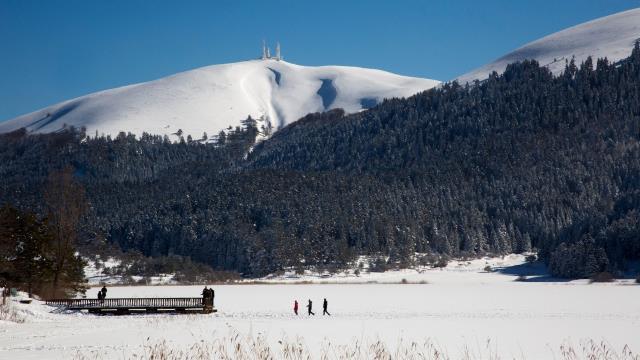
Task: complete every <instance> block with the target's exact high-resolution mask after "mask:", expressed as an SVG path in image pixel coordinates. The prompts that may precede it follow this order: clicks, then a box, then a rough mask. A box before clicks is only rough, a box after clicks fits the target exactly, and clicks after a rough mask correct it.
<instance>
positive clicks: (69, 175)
mask: <svg viewBox="0 0 640 360" xmlns="http://www.w3.org/2000/svg"><path fill="white" fill-rule="evenodd" d="M73 172H74V170H73V168H72V167H70V166H67V167H65V168H64V169H62V170H60V171H54V172H51V173H50V174H49V178H48V180H47V186H46V188H45V192H44V199H45V203H46V205H47V217H48V220H49V222H50V226H51V228H52V230H53V233H54V236H55V239H54V244H53V249H52V252H53V259H54V264H53V269H52V271H53V283H52V294H51V295H52V296H57V295H59V294H60V288H61V285H63V284H62V283H63V282H65V283H66V282H67V281H72V282H74V281H75V280H77V278H74V276H72V278H69V275H72V274H74V273H77V266H78V259H77V257H76V254H75V245H76V243H77V241H78V234H79V227H80V222H81V220H82V216H83V215H84V213H85V212H86V210H87V201H86V197H85V191H84V188H83V187H82V185H81V184H80V183H78V182H77V181H76V180H75V179H74V178H73ZM75 275H77V274H75ZM65 285H67V284H65ZM65 288H66V286H65Z"/></svg>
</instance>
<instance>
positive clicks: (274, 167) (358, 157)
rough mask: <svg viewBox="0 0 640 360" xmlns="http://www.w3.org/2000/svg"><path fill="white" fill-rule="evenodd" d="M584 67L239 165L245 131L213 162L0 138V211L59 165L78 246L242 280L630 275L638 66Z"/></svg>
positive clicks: (37, 187)
mask: <svg viewBox="0 0 640 360" xmlns="http://www.w3.org/2000/svg"><path fill="white" fill-rule="evenodd" d="M594 67H595V66H594V64H593V63H592V61H591V60H590V59H589V60H588V61H587V62H585V63H584V64H580V65H578V66H576V65H575V64H573V63H569V64H567V68H566V70H565V73H564V74H563V75H561V76H559V77H554V76H552V75H551V73H550V72H549V71H548V70H547V69H545V68H543V67H540V66H539V65H538V64H537V63H535V62H523V63H517V64H513V65H510V66H509V67H508V69H507V70H506V72H505V73H504V74H503V75H500V76H498V75H496V74H494V75H493V76H491V77H490V78H489V79H488V80H487V81H485V82H483V83H476V84H475V85H473V86H467V87H461V86H459V85H458V84H456V83H452V84H447V85H444V86H443V87H442V88H440V89H433V90H429V91H426V92H424V93H421V94H418V95H416V96H413V97H411V98H408V99H401V100H398V99H394V100H388V101H385V102H383V103H382V104H380V105H378V106H376V107H375V108H373V109H371V110H369V111H365V112H361V113H358V114H354V115H349V116H345V115H344V113H343V112H341V111H339V110H334V111H331V112H328V113H324V114H312V115H308V116H307V117H305V118H303V119H301V120H299V121H297V122H295V123H293V124H292V125H290V126H288V127H285V128H284V129H282V130H280V131H278V132H277V133H276V134H275V135H274V136H273V137H272V138H271V139H269V140H266V141H264V142H261V143H260V144H258V145H257V146H255V147H254V148H253V149H252V150H251V151H250V153H249V155H248V156H246V153H247V151H249V149H251V146H252V144H253V141H254V140H255V138H256V135H257V132H258V130H257V128H256V126H255V122H254V121H252V120H251V119H248V121H245V122H244V128H243V129H236V130H234V131H228V132H227V133H224V134H221V136H218V138H217V141H216V142H215V143H213V144H203V143H200V142H194V141H182V142H179V143H171V142H170V141H168V139H166V138H161V137H153V136H143V137H142V138H141V139H135V138H134V137H133V136H127V135H124V134H122V135H121V136H119V137H117V138H115V139H110V138H93V137H91V138H89V137H86V136H85V134H84V133H83V132H82V131H67V132H62V133H58V134H50V135H33V136H30V135H26V134H25V133H24V132H15V133H11V134H5V135H2V136H1V138H0V202H1V203H10V204H12V205H14V206H16V207H18V208H20V209H23V210H24V209H31V210H33V211H35V212H37V213H40V214H42V213H43V212H42V200H41V199H42V194H41V192H42V191H41V189H42V184H44V182H45V180H46V178H47V175H48V174H49V173H50V172H52V171H54V170H58V169H61V168H63V167H65V166H67V165H71V166H72V167H73V168H74V169H75V175H76V178H77V180H78V181H80V182H81V183H82V184H83V186H84V187H85V189H86V194H87V198H88V199H89V202H90V206H89V211H88V212H87V215H86V218H85V220H84V223H83V238H84V239H85V241H86V243H87V244H89V243H92V242H97V241H99V239H105V241H107V242H109V243H112V244H117V245H118V246H119V247H121V248H122V249H123V250H129V249H137V250H140V251H142V252H143V253H144V254H146V255H152V256H159V255H169V254H176V255H185V256H191V257H192V258H193V260H196V261H199V262H202V263H205V264H208V265H210V266H211V267H213V268H215V269H224V270H235V271H238V272H241V273H243V274H245V275H248V276H255V275H262V274H265V273H268V272H271V271H276V270H278V269H281V268H283V267H286V266H302V265H309V264H316V265H319V266H322V267H329V268H338V267H342V266H345V264H346V263H347V262H348V261H349V260H351V259H353V258H354V256H355V255H357V254H372V255H375V254H378V255H388V256H389V262H390V263H391V265H394V266H395V265H397V266H407V265H410V263H411V262H412V261H413V260H414V256H413V255H414V253H415V252H422V253H435V254H442V255H447V256H477V255H482V254H485V253H489V252H490V253H507V252H523V251H529V250H532V249H537V250H538V251H539V254H540V256H541V257H542V258H543V259H544V260H545V261H547V263H548V264H549V266H550V269H551V271H552V273H553V274H555V275H558V276H564V277H587V276H591V275H592V274H594V273H597V272H600V271H604V270H608V271H613V272H615V271H619V270H623V269H624V268H625V266H626V263H627V262H628V261H629V260H634V259H640V213H639V211H640V148H639V145H640V49H639V48H638V46H637V45H636V47H635V49H634V51H633V54H632V55H631V57H630V58H629V59H626V60H624V61H621V62H619V63H617V64H609V63H608V62H607V61H606V60H598V61H597V69H595V70H594ZM212 116H213V115H212Z"/></svg>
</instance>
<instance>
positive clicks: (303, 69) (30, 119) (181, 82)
mask: <svg viewBox="0 0 640 360" xmlns="http://www.w3.org/2000/svg"><path fill="white" fill-rule="evenodd" d="M276 74H279V81H278V82H277V81H276ZM326 81H330V82H331V84H332V86H333V89H335V92H336V93H335V98H334V99H333V100H332V101H331V104H330V106H329V107H328V108H325V104H324V102H323V97H322V96H321V95H320V94H318V90H319V89H320V88H321V86H322V84H323V83H325V82H326ZM437 84H439V82H438V81H435V80H429V79H421V78H412V77H406V76H400V75H396V74H392V73H389V72H386V71H381V70H374V69H366V68H359V67H347V66H320V67H308V66H300V65H295V64H292V63H288V62H285V61H275V60H251V61H243V62H237V63H230V64H222V65H213V66H207V67H203V68H199V69H195V70H190V71H186V72H182V73H179V74H176V75H173V76H169V77H166V78H162V79H159V80H155V81H150V82H146V83H140V84H134V85H129V86H124V87H120V88H115V89H111V90H105V91H100V92H97V93H93V94H89V95H86V96H82V97H79V98H76V99H73V100H69V101H65V102H62V103H59V104H56V105H53V106H49V107H47V108H44V109H42V110H38V111H35V112H33V113H30V114H26V115H23V116H20V117H17V118H15V119H12V120H8V121H5V122H0V133H1V132H9V131H13V130H16V129H19V128H22V127H25V128H27V130H29V131H31V132H34V133H46V132H52V131H56V130H58V129H61V128H62V127H63V125H64V124H66V125H68V126H75V127H76V128H80V127H83V126H84V127H86V129H87V134H88V135H90V136H94V135H95V133H96V132H97V133H98V134H104V135H111V136H115V135H117V134H118V133H119V132H120V131H124V132H131V133H133V134H136V135H138V136H140V135H141V134H142V133H143V132H147V133H150V134H159V135H165V134H166V135H171V134H174V133H177V132H178V131H179V130H182V134H183V136H184V137H185V138H186V137H187V135H191V136H192V137H193V138H194V140H197V139H200V138H201V137H202V135H203V133H204V132H206V133H207V134H208V136H209V137H211V136H215V135H217V134H218V133H219V132H220V131H221V130H224V129H227V128H228V127H229V126H231V127H234V128H235V127H236V126H240V121H241V120H243V119H246V118H247V116H248V115H251V116H252V117H253V118H254V119H261V118H262V120H261V121H260V122H259V123H258V126H259V127H260V126H262V125H265V126H266V125H268V124H271V125H272V126H273V128H274V130H277V129H278V128H280V127H282V126H284V125H287V124H290V123H292V122H294V121H296V120H298V119H299V118H301V117H302V116H304V115H306V114H308V113H313V112H321V111H325V110H328V109H334V108H343V109H344V110H345V111H347V112H357V111H360V110H361V109H362V108H363V106H362V103H361V102H362V101H363V99H376V100H377V101H378V102H380V101H382V100H383V99H384V98H393V97H407V96H410V95H413V94H415V93H418V92H420V91H424V90H427V89H430V88H432V87H434V86H436V85H437ZM324 100H327V99H326V98H325V99H324ZM172 139H173V140H175V139H177V137H175V136H173V137H172Z"/></svg>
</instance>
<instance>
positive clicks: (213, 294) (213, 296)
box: [209, 288, 216, 306]
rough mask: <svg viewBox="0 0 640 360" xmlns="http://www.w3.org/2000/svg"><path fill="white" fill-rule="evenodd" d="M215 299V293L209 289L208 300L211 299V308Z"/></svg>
mask: <svg viewBox="0 0 640 360" xmlns="http://www.w3.org/2000/svg"><path fill="white" fill-rule="evenodd" d="M215 297H216V292H215V291H213V288H211V289H209V299H211V300H210V301H211V306H213V299H214V298H215Z"/></svg>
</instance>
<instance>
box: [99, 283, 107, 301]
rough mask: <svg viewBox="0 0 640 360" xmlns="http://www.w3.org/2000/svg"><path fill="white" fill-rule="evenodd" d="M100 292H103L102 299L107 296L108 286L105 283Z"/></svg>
mask: <svg viewBox="0 0 640 360" xmlns="http://www.w3.org/2000/svg"><path fill="white" fill-rule="evenodd" d="M100 292H101V293H102V300H104V299H105V298H106V297H107V286H106V285H104V284H103V285H102V289H101V290H100Z"/></svg>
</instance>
